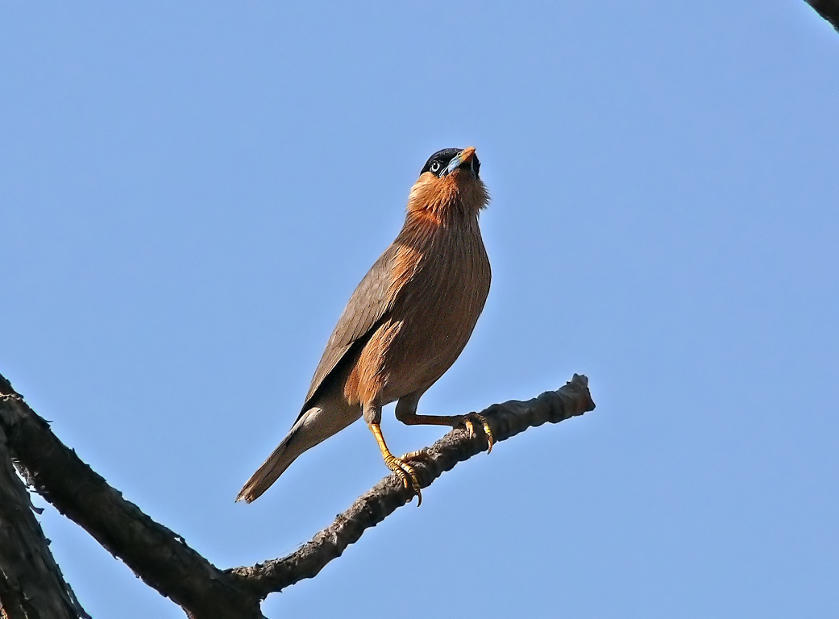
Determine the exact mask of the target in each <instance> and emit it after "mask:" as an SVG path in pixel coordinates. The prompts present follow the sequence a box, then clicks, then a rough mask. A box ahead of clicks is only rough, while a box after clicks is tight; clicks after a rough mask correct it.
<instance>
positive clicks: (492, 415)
mask: <svg viewBox="0 0 839 619" xmlns="http://www.w3.org/2000/svg"><path fill="white" fill-rule="evenodd" d="M2 394H6V395H2ZM591 410H594V402H593V401H592V399H591V394H590V393H589V390H588V380H587V379H586V378H585V377H584V376H578V375H576V374H575V375H574V378H573V379H572V380H571V381H570V382H568V383H567V384H566V385H565V386H564V387H562V388H561V389H559V390H558V391H549V392H546V393H543V394H542V395H540V396H539V397H538V398H534V399H533V400H530V401H528V402H518V401H510V402H505V403H504V404H495V405H493V406H490V407H489V408H487V409H486V410H484V411H482V412H481V414H482V415H483V416H484V417H485V418H486V420H487V422H488V423H489V425H490V427H491V429H492V432H493V435H494V437H495V439H496V441H503V440H506V439H508V438H510V437H511V436H514V435H516V434H518V433H519V432H522V431H524V430H526V429H527V428H529V427H534V426H539V425H542V424H543V423H545V422H551V423H557V422H559V421H563V420H565V419H569V418H570V417H574V416H577V415H582V414H583V413H585V412H588V411H591ZM0 431H2V432H4V433H5V436H6V437H7V438H8V445H9V450H10V451H11V452H12V455H13V456H14V458H16V460H17V462H18V465H19V467H21V469H22V470H23V472H24V474H25V475H26V476H27V477H28V478H29V480H30V483H32V484H33V486H34V487H35V489H36V490H37V491H38V492H39V493H40V494H41V495H42V496H43V497H44V498H45V499H47V500H48V501H49V502H50V503H52V504H53V505H54V506H55V507H56V508H57V509H58V510H59V511H60V512H61V513H63V514H65V515H66V516H68V517H69V518H70V519H72V520H73V521H75V522H76V523H78V524H79V525H80V526H81V527H83V528H84V529H85V530H86V531H87V532H88V533H90V534H91V535H92V536H93V537H94V538H95V539H96V540H97V541H98V542H99V543H100V544H102V546H104V547H105V548H106V549H107V550H109V551H110V552H111V553H112V554H114V555H115V556H117V557H119V558H120V559H122V560H123V561H125V563H126V564H127V565H128V566H129V567H130V568H131V569H132V570H133V571H134V572H135V573H136V574H137V575H138V576H139V577H140V578H142V579H143V580H144V581H145V582H146V583H147V584H148V585H149V586H151V587H153V588H154V589H156V590H157V591H158V592H160V593H161V594H162V595H164V596H167V597H170V598H171V599H172V600H173V601H175V602H176V603H178V604H179V605H180V606H181V607H182V608H183V609H184V610H185V611H186V613H187V615H188V616H189V617H194V618H196V619H203V618H210V617H213V618H219V619H227V618H231V619H232V618H233V617H237V618H242V619H251V618H254V619H256V618H261V617H262V614H261V611H260V608H259V606H260V601H261V600H262V599H264V598H265V597H266V596H267V595H268V594H269V593H272V592H276V591H280V590H282V589H283V588H285V587H288V586H289V585H291V584H294V583H296V582H298V581H300V580H303V579H304V578H312V577H313V576H315V575H316V574H317V573H318V572H319V571H320V570H321V569H323V567H324V566H325V565H326V564H327V563H328V562H329V561H331V560H332V559H335V558H336V557H339V556H340V555H341V554H342V553H343V551H344V550H345V549H346V547H347V546H348V545H350V544H352V543H354V542H356V541H358V539H359V538H360V537H361V535H362V534H363V533H364V531H365V530H366V529H367V528H369V527H372V526H375V525H376V524H378V523H379V522H381V521H382V520H384V518H386V517H387V516H388V515H389V514H391V513H393V512H394V511H395V510H396V509H397V508H399V507H401V506H402V505H405V504H406V503H408V502H409V501H410V500H411V498H412V494H411V493H410V491H408V490H406V489H405V488H404V487H403V486H402V484H401V482H399V480H398V479H397V478H396V477H395V476H393V475H389V476H388V477H386V478H384V479H383V480H382V481H380V482H379V483H378V484H376V485H375V486H374V487H373V489H372V490H370V491H369V492H367V493H366V494H364V495H363V496H361V497H360V498H359V499H357V500H356V501H355V503H353V505H352V506H351V507H350V508H349V509H348V510H347V511H346V512H344V513H343V514H342V515H340V516H339V517H338V518H337V519H336V520H335V522H334V523H333V524H332V525H330V526H329V527H327V528H326V529H324V530H323V531H321V532H320V533H318V534H317V535H316V536H315V537H314V538H313V539H312V541H311V542H309V543H308V544H306V545H305V546H303V547H302V548H301V549H300V550H298V551H297V552H294V553H292V554H290V555H289V556H287V557H285V558H282V559H275V560H272V561H268V562H266V563H261V564H257V565H255V566H252V567H240V568H235V569H230V570H226V571H221V570H219V569H218V568H217V567H215V566H214V565H212V564H211V563H210V562H209V561H207V560H206V559H205V558H204V557H202V556H201V555H200V554H198V553H197V552H196V551H194V550H193V549H192V548H190V547H189V546H187V544H186V543H185V542H184V540H183V538H181V537H180V536H179V535H177V534H176V533H174V532H173V531H170V530H169V529H167V528H166V527H164V526H163V525H161V524H158V523H157V522H155V521H154V520H152V519H151V518H150V517H148V516H147V515H146V514H144V513H143V512H142V511H140V509H139V508H138V507H137V506H136V505H134V504H133V503H130V502H128V501H126V500H125V499H123V498H122V495H121V494H120V492H119V491H117V490H116V489H114V488H112V487H111V486H109V485H108V483H107V482H106V481H105V480H104V479H103V478H102V477H101V476H100V475H98V474H97V473H96V472H94V471H93V470H92V469H91V468H90V467H89V466H88V465H86V464H85V463H84V462H82V461H81V460H80V459H79V458H78V457H77V456H76V454H75V452H74V451H72V450H71V449H68V448H67V447H66V446H65V445H63V444H62V443H61V441H59V440H58V438H56V437H55V435H54V434H53V433H52V431H51V430H50V428H49V424H48V423H47V422H46V421H44V420H43V419H42V418H41V417H39V416H38V415H37V414H36V413H35V412H34V411H33V410H32V409H31V408H29V406H28V405H27V404H26V403H25V402H24V401H23V398H21V397H20V396H19V395H17V394H16V393H14V391H13V390H11V386H10V385H8V382H7V381H5V379H3V377H2V376H0ZM484 449H486V442H485V440H484V438H483V437H482V436H478V437H474V438H470V437H469V435H468V433H467V432H465V431H464V430H452V431H451V432H449V433H448V434H447V435H446V436H445V437H443V438H442V439H440V440H439V441H437V442H436V443H435V444H434V445H433V446H432V447H431V448H430V449H429V450H428V454H429V460H428V462H427V463H418V464H417V467H416V469H417V474H418V478H419V481H420V484H421V485H422V486H423V487H427V486H429V485H430V484H431V483H432V482H433V481H434V480H435V479H437V478H438V477H439V476H440V475H442V473H443V472H445V471H448V470H451V469H452V468H453V467H454V466H455V465H456V464H457V463H458V462H461V461H463V460H466V459H468V458H470V457H472V456H474V455H475V454H477V453H479V452H481V451H483V450H484ZM0 455H2V454H0ZM0 519H2V520H5V517H4V516H3V514H2V512H0ZM0 592H1V590H0Z"/></svg>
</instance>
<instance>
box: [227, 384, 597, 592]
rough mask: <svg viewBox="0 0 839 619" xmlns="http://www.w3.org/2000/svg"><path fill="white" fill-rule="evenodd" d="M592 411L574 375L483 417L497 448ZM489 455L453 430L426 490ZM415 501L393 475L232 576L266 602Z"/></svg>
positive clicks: (424, 474)
mask: <svg viewBox="0 0 839 619" xmlns="http://www.w3.org/2000/svg"><path fill="white" fill-rule="evenodd" d="M592 410H594V401H593V400H592V399H591V393H589V390H588V379H587V378H586V377H585V376H579V375H577V374H574V377H573V378H572V379H571V380H570V381H569V382H568V383H566V384H565V386H564V387H562V388H561V389H559V390H558V391H547V392H545V393H543V394H542V395H540V396H539V397H537V398H534V399H532V400H529V401H527V402H519V401H516V400H512V401H509V402H505V403H504V404H494V405H492V406H490V407H489V408H487V409H486V410H484V411H481V415H483V416H484V417H485V418H486V420H487V422H488V423H489V425H490V428H491V429H492V433H493V436H494V437H495V440H496V442H500V441H504V440H507V439H508V438H510V437H512V436H515V435H516V434H518V433H519V432H524V431H525V430H526V429H528V428H531V427H536V426H540V425H542V424H543V423H545V422H551V423H559V422H560V421H564V420H566V419H570V418H571V417H576V416H578V415H582V414H583V413H586V412H589V411H592ZM485 449H486V441H485V439H484V438H483V436H477V437H474V438H470V437H469V433H468V432H467V431H466V430H460V429H457V430H452V431H451V432H449V433H448V434H447V435H446V436H444V437H443V438H441V439H440V440H439V441H437V442H436V443H434V445H433V446H432V447H431V448H429V449H428V454H429V456H430V459H429V462H428V463H427V464H423V463H422V461H418V462H417V464H416V471H417V477H418V478H419V482H420V486H422V487H423V488H426V487H428V486H430V485H431V484H432V482H433V481H434V480H435V479H437V478H438V477H440V475H442V474H443V473H444V472H446V471H450V470H451V469H452V468H454V466H455V465H456V464H457V463H458V462H462V461H464V460H467V459H469V458H471V457H472V456H474V455H475V454H477V453H480V452H481V451H484V450H485ZM411 464H412V465H413V464H414V463H413V462H412V463H411ZM412 498H413V492H412V491H410V490H407V489H405V487H404V486H403V485H402V482H401V481H399V478H397V477H396V476H395V475H389V476H388V477H385V478H384V479H383V480H381V481H380V482H379V483H377V484H376V485H375V486H373V488H372V489H371V490H369V491H368V492H367V493H365V494H363V495H362V496H361V497H359V498H358V499H356V501H355V502H354V503H353V504H352V506H351V507H350V508H349V509H348V510H347V511H345V512H344V513H343V514H341V515H339V516H338V517H337V518H336V519H335V522H333V523H332V524H331V525H329V526H328V527H327V528H325V529H323V530H322V531H321V532H320V533H318V534H317V535H315V537H314V538H313V539H312V541H311V542H309V543H307V544H305V545H304V546H303V547H302V548H300V549H299V550H297V551H296V552H294V553H292V554H290V555H288V556H287V557H284V558H282V559H275V560H273V561H267V562H266V563H260V564H257V565H255V566H253V567H239V568H235V569H232V570H228V573H230V574H232V575H233V576H235V577H236V578H238V579H239V581H240V582H241V583H242V584H243V585H244V586H246V587H248V588H249V589H250V590H252V591H253V592H254V593H255V594H256V595H258V596H259V597H260V598H265V597H266V596H267V595H268V594H269V593H274V592H278V591H281V590H282V589H284V588H286V587H288V586H289V585H293V584H294V583H296V582H298V581H300V580H303V579H304V578H313V577H314V576H316V575H317V574H318V572H320V571H321V570H322V569H323V568H324V566H326V564H327V563H329V562H330V561H332V560H333V559H336V558H338V557H340V556H341V554H342V553H343V552H344V550H345V549H346V548H347V546H349V545H350V544H354V543H355V542H357V541H358V540H359V538H361V535H362V534H363V533H364V531H365V530H366V529H368V528H370V527H374V526H376V525H377V524H379V523H380V522H381V521H382V520H384V519H385V518H386V517H387V516H389V515H390V514H391V513H393V512H394V511H395V510H396V509H397V508H399V507H402V506H403V505H405V504H406V503H409V502H410V501H411V499H412Z"/></svg>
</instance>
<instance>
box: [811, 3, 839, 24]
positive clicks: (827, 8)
mask: <svg viewBox="0 0 839 619" xmlns="http://www.w3.org/2000/svg"><path fill="white" fill-rule="evenodd" d="M806 2H807V4H809V5H810V6H811V7H813V10H815V11H816V13H818V14H819V15H821V16H822V17H823V18H825V19H826V20H827V21H828V22H829V23H830V24H831V25H832V26H833V28H834V29H835V30H836V31H837V32H839V0H806Z"/></svg>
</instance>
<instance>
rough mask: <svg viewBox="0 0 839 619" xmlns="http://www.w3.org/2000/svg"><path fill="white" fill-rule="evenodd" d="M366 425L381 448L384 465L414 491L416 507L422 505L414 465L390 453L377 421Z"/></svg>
mask: <svg viewBox="0 0 839 619" xmlns="http://www.w3.org/2000/svg"><path fill="white" fill-rule="evenodd" d="M367 425H368V426H369V427H370V431H371V432H372V433H373V436H375V437H376V442H377V443H378V444H379V449H380V450H381V452H382V457H383V458H384V460H385V466H387V468H389V469H390V470H391V471H393V472H394V473H396V475H397V476H398V477H399V479H401V480H402V483H403V484H404V485H405V487H406V488H410V489H412V490H413V491H414V494H416V495H417V507H419V506H420V505H422V491H421V490H420V485H419V480H418V479H417V474H416V471H414V467H412V466H411V465H410V464H408V463H407V462H406V461H405V457H404V456H403V457H402V458H397V457H396V456H394V455H393V454H392V453H390V449H388V447H387V443H385V437H384V436H382V429H381V427H379V424H378V423H370V422H368V424H367Z"/></svg>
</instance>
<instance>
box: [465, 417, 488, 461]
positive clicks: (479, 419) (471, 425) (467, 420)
mask: <svg viewBox="0 0 839 619" xmlns="http://www.w3.org/2000/svg"><path fill="white" fill-rule="evenodd" d="M473 419H474V420H475V421H477V422H479V423H480V424H481V428H483V431H484V435H485V436H486V439H487V454H490V453H492V446H493V445H494V444H495V437H493V436H492V429H491V428H490V427H489V423H488V422H487V420H486V417H484V416H483V415H479V414H478V413H468V414H466V415H464V416H463V421H462V423H463V425H464V426H466V429H467V430H468V431H469V438H475V426H474V423H473V421H472V420H473Z"/></svg>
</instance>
